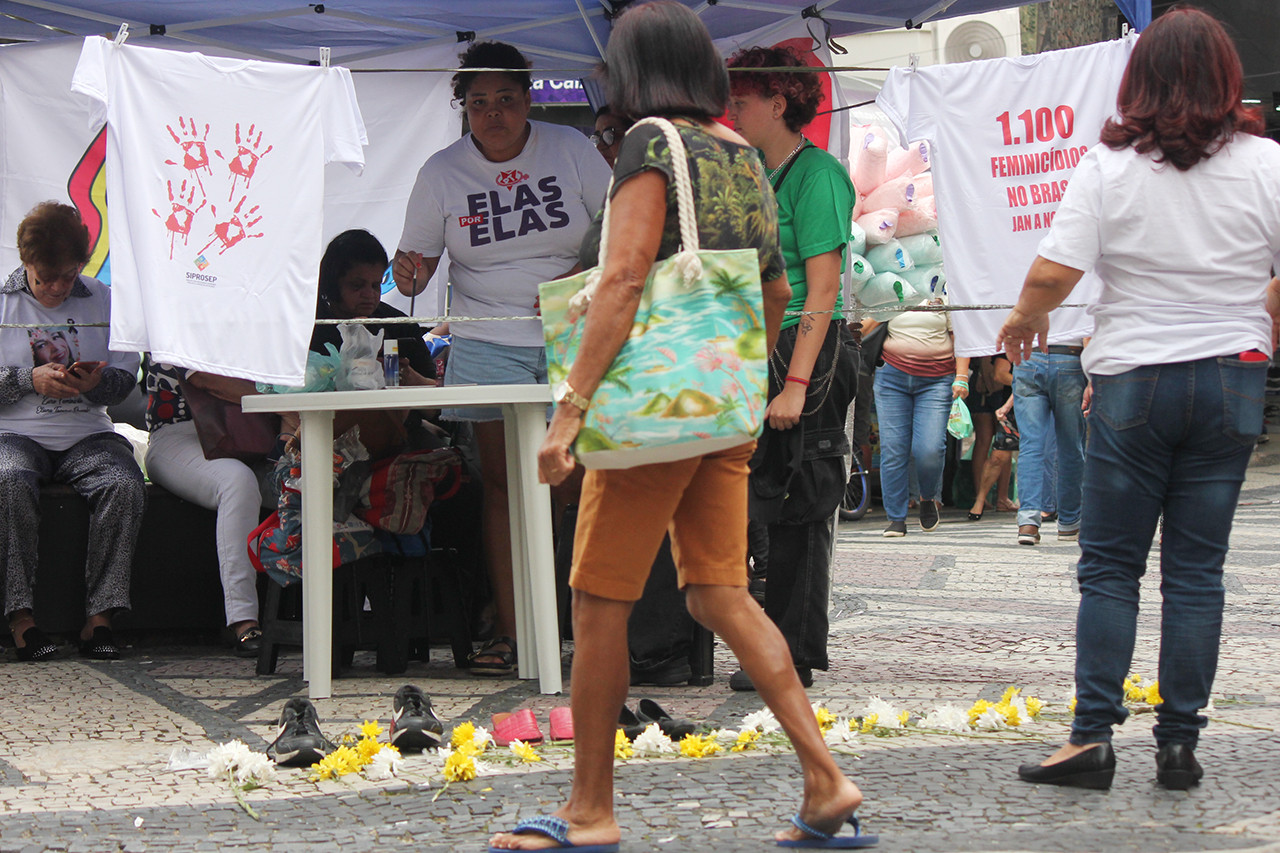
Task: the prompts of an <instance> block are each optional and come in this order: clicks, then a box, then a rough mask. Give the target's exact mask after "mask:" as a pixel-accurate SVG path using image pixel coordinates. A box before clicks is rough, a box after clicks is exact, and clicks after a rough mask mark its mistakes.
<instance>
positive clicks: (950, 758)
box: [0, 457, 1280, 853]
mask: <svg viewBox="0 0 1280 853" xmlns="http://www.w3.org/2000/svg"><path fill="white" fill-rule="evenodd" d="M1278 509H1280V457H1260V458H1259V460H1258V464H1256V465H1255V466H1254V467H1253V468H1251V469H1250V473H1249V481H1248V483H1247V485H1246V490H1245V493H1244V495H1243V497H1242V505H1241V508H1240V510H1239V512H1238V513H1237V516H1236V524H1235V528H1234V531H1233V534H1232V552H1231V555H1230V557H1229V560H1228V565H1227V575H1226V587H1227V614H1226V628H1225V637H1224V641H1223V648H1222V660H1221V665H1220V669H1219V675H1218V681H1217V684H1216V686H1215V687H1216V689H1215V692H1214V706H1215V708H1214V710H1213V711H1212V712H1211V717H1212V720H1213V721H1212V722H1211V724H1210V726H1209V728H1208V730H1207V731H1206V732H1205V734H1204V736H1203V738H1202V740H1201V746H1200V749H1199V750H1198V753H1197V754H1198V755H1199V756H1200V758H1201V760H1202V762H1203V763H1204V765H1205V768H1206V772H1207V775H1206V777H1205V781H1204V784H1203V785H1202V786H1201V787H1200V788H1198V789H1194V790H1192V791H1190V792H1185V793H1180V792H1170V791H1165V790H1163V789H1160V788H1157V787H1156V786H1155V785H1154V782H1153V779H1154V760H1153V758H1154V744H1153V742H1152V739H1151V736H1150V725H1151V722H1152V717H1151V715H1150V714H1149V713H1147V714H1137V715H1135V716H1134V717H1132V718H1130V720H1129V722H1128V723H1127V724H1126V725H1125V726H1124V727H1123V728H1121V729H1120V730H1119V731H1118V732H1117V737H1116V751H1117V755H1118V758H1119V761H1120V768H1119V772H1118V774H1117V778H1116V783H1115V786H1114V787H1113V788H1112V790H1111V791H1110V792H1105V793H1104V792H1085V791H1076V790H1069V789H1057V788H1051V787H1040V786H1031V785H1025V784H1022V783H1020V782H1018V781H1017V778H1016V774H1015V769H1016V767H1017V765H1018V763H1020V762H1024V761H1032V760H1037V759H1039V758H1041V757H1043V756H1044V755H1045V754H1046V751H1051V750H1052V749H1053V748H1054V747H1055V746H1056V744H1057V743H1059V742H1060V741H1061V740H1062V739H1063V738H1064V737H1065V734H1066V730H1067V720H1068V719H1069V715H1068V713H1067V711H1066V709H1065V703H1066V701H1067V700H1068V698H1069V697H1070V695H1071V665H1072V657H1073V643H1072V632H1073V626H1074V618H1075V602H1076V590H1075V583H1074V577H1073V567H1074V564H1075V561H1076V559H1077V557H1078V555H1079V550H1078V548H1077V546H1076V545H1075V543H1061V544H1059V543H1058V542H1057V541H1056V538H1055V537H1054V535H1053V528H1052V525H1050V526H1049V527H1047V528H1046V531H1045V532H1046V533H1047V534H1048V535H1046V536H1045V539H1044V543H1043V544H1042V545H1040V546H1037V547H1035V548H1029V547H1019V546H1018V545H1016V544H1015V531H1016V528H1015V526H1014V521H1013V517H1012V516H1011V515H1008V514H997V513H988V514H987V516H986V517H985V518H984V519H983V520H982V521H980V522H968V521H966V520H965V518H964V514H963V513H962V512H947V513H944V516H943V525H942V526H941V527H940V528H939V530H937V531H936V532H934V533H928V534H926V533H923V532H921V531H920V529H919V527H918V525H909V527H908V535H907V536H906V537H905V538H904V539H884V538H882V537H881V536H880V531H881V529H882V528H883V525H884V518H883V515H882V514H881V515H879V516H876V515H872V516H869V517H868V518H866V519H864V520H863V521H860V522H857V523H852V524H846V525H842V527H841V530H840V535H839V540H838V555H837V562H836V567H835V588H834V593H833V599H832V646H833V648H832V659H833V662H834V665H833V668H832V670H831V672H829V673H825V674H824V673H817V674H816V676H817V678H816V683H815V684H814V686H813V688H812V689H811V690H810V691H809V692H810V695H811V696H812V698H813V699H814V701H815V702H820V703H822V704H823V705H825V706H826V707H828V708H829V709H830V710H831V711H832V712H833V713H835V714H838V715H841V716H853V715H857V714H860V713H861V710H862V708H863V707H864V706H865V705H866V703H867V701H868V699H869V698H870V697H872V696H880V697H883V698H884V699H885V700H887V701H889V702H891V703H893V704H894V705H895V706H897V707H900V708H905V709H909V710H911V711H912V712H913V713H915V714H917V715H919V714H923V713H925V712H927V711H929V710H931V709H932V708H934V707H935V706H937V705H940V704H943V703H953V704H956V705H960V706H962V707H965V708H967V707H968V706H969V705H971V704H972V703H973V702H974V701H975V700H977V699H987V700H992V701H994V700H996V699H998V697H999V696H1000V694H1001V692H1002V691H1003V690H1004V689H1005V688H1006V687H1007V686H1008V685H1018V686H1020V687H1022V688H1023V691H1024V694H1028V695H1035V696H1038V697H1040V698H1041V699H1044V700H1045V701H1047V702H1049V703H1051V704H1050V705H1049V707H1048V708H1047V710H1046V714H1045V715H1044V717H1043V719H1042V720H1041V721H1039V722H1035V723H1032V724H1030V725H1028V726H1025V727H1022V728H1020V729H1018V730H1014V731H1009V732H1000V733H990V734H984V735H983V736H981V737H961V736H955V735H944V734H928V733H921V732H909V733H906V734H903V735H902V736H896V737H876V736H872V735H860V736H858V737H857V738H856V739H854V741H853V742H852V743H851V744H849V745H848V746H847V747H845V752H847V753H848V754H842V755H841V756H840V757H839V761H840V762H841V764H842V765H843V766H844V767H846V768H847V769H848V771H849V772H850V773H851V774H852V775H853V776H854V777H855V779H856V780H857V781H858V783H859V784H860V785H861V786H862V788H863V791H864V793H865V795H866V798H867V799H866V803H865V804H864V806H863V808H862V809H861V815H862V819H863V821H864V828H865V830H866V831H868V832H875V833H879V834H880V835H881V836H882V839H883V840H882V843H881V845H880V848H879V849H881V850H885V851H1023V850H1026V851H1031V850H1035V851H1082V850H1099V851H1112V850H1133V851H1142V852H1143V853H1156V851H1184V850H1185V851H1190V850H1216V849H1224V850H1225V849H1236V850H1275V851H1280V786H1277V782H1276V780H1277V777H1278V776H1280V736H1278V735H1277V730H1278V729H1280V666H1278V665H1277V663H1276V662H1277V661H1278V660H1280V609H1278V605H1280V543H1278V542H1277V536H1276V529H1277V518H1278V516H1280V512H1278ZM1157 581H1158V561H1155V562H1153V564H1152V568H1151V576H1150V577H1149V578H1148V579H1147V581H1146V582H1145V583H1144V601H1146V602H1148V603H1149V605H1148V606H1147V607H1146V608H1145V609H1144V611H1143V613H1142V617H1141V619H1142V622H1141V628H1140V635H1139V641H1138V647H1137V652H1136V654H1135V660H1134V669H1135V671H1137V672H1139V673H1142V674H1143V675H1146V676H1148V677H1152V676H1154V674H1155V661H1156V656H1157V651H1158V645H1157V643H1158V639H1157V636H1156V631H1157V630H1158V620H1159V611H1158V607H1157V606H1156V600H1155V596H1156V595H1157V591H1156V589H1157V588H1156V584H1157ZM566 650H567V649H566ZM566 660H567V657H566ZM372 663H373V661H372V654H371V653H361V654H358V655H357V657H356V666H355V668H354V669H353V671H352V672H351V673H350V674H349V677H344V678H342V679H340V680H338V681H336V682H335V691H336V695H335V696H334V697H333V698H331V699H327V700H323V701H320V702H318V703H317V705H318V709H319V713H320V718H321V724H322V727H323V728H324V730H325V732H326V734H329V735H330V736H335V735H339V734H342V733H344V732H353V733H354V732H355V731H356V730H357V728H358V727H359V724H360V722H361V720H364V719H379V720H381V721H382V722H383V725H384V726H385V724H386V720H387V717H388V715H389V713H390V696H391V694H392V693H393V692H394V691H395V689H396V688H397V687H398V686H399V685H400V684H402V683H404V682H405V681H411V682H413V683H415V684H418V685H419V686H420V687H422V688H423V689H424V690H425V691H426V692H427V693H428V694H429V695H430V696H431V697H432V699H433V701H434V702H435V705H436V708H437V710H438V711H439V713H440V714H441V715H442V716H443V717H445V718H446V720H450V721H455V722H460V721H464V720H471V721H474V722H475V723H477V724H480V725H487V724H488V720H489V716H490V714H492V713H494V712H497V711H505V710H512V709H515V708H517V707H529V708H532V709H534V710H535V712H536V713H537V715H538V717H539V719H540V720H541V721H542V724H543V726H544V730H545V726H546V713H547V711H548V710H549V709H550V708H552V707H555V706H556V705H561V704H565V703H566V702H567V697H546V696H540V695H537V694H536V692H535V688H534V686H533V685H532V684H530V683H523V682H516V681H485V680H481V679H476V678H472V677H470V676H467V675H465V674H462V673H459V672H457V671H455V670H454V669H453V668H452V666H451V664H450V663H449V660H448V655H447V652H446V650H444V649H440V650H437V651H436V652H435V653H434V655H433V659H432V661H431V662H430V663H429V664H422V663H415V664H413V665H412V667H411V668H410V671H409V672H408V673H407V674H406V675H405V676H402V677H396V678H386V677H383V676H380V675H378V674H376V673H374V672H373V666H372ZM735 668H736V665H735V662H734V660H733V658H732V656H731V655H729V654H728V652H727V651H725V650H724V649H723V648H721V649H719V650H718V652H717V681H716V683H715V684H713V685H711V686H710V687H706V688H662V689H656V688H637V689H636V690H635V691H633V696H634V697H635V698H639V697H642V696H650V697H653V698H655V699H657V700H658V701H659V702H661V703H662V704H663V705H664V706H665V707H667V708H668V710H671V711H673V712H675V713H676V714H677V715H678V716H687V717H692V718H695V719H697V720H698V721H700V722H704V723H706V724H707V725H708V726H716V727H732V728H737V726H738V725H739V724H740V721H741V719H742V717H743V716H745V715H746V714H748V713H751V712H753V711H756V710H759V708H760V707H761V702H760V700H759V699H758V698H757V697H756V696H755V695H754V694H737V693H733V692H732V691H730V690H729V688H728V685H727V681H728V675H729V673H731V672H732V671H733V670H734V669H735ZM296 695H305V686H304V684H303V683H302V681H301V678H300V658H299V656H298V655H296V654H293V655H289V656H285V657H282V660H281V667H280V672H279V674H277V675H275V676H269V677H259V676H255V675H254V674H253V664H252V662H251V661H241V660H237V659H235V658H230V657H227V656H226V653H225V652H223V651H222V650H220V649H212V648H154V647H142V648H133V649H129V650H128V651H127V653H126V655H125V658H124V660H122V661H120V662H117V663H113V664H90V663H85V662H82V661H80V660H79V659H73V657H72V656H71V655H70V650H69V649H68V650H67V654H66V655H65V656H64V658H63V660H61V661H60V662H57V663H53V664H46V665H31V664H20V663H17V662H16V661H15V659H14V658H13V653H12V651H9V652H7V658H6V661H5V662H4V663H0V809H2V810H3V812H4V817H3V821H2V822H0V851H16V850H24V851H25V850H32V851H36V850H66V851H100V850H117V849H119V850H124V851H142V850H222V849H228V848H237V847H243V848H249V847H252V848H254V849H256V850H264V851H294V850H297V851H304V850H305V851H308V853H309V851H311V850H312V849H313V848H314V846H315V845H317V844H325V845H335V844H336V845H342V849H344V850H371V849H384V848H386V849H394V848H405V849H414V850H482V849H484V840H485V838H486V837H487V835H488V833H489V832H490V831H493V830H496V829H502V828H506V827H509V826H510V825H511V824H513V823H514V821H515V820H516V819H517V817H518V816H525V815H529V814H531V813H536V812H539V811H545V810H549V809H551V808H554V807H555V806H556V805H557V804H558V803H559V802H560V801H561V799H562V797H563V796H564V795H565V793H566V791H567V784H568V781H569V778H570V777H569V767H570V753H569V750H568V749H566V748H563V747H548V748H546V749H544V750H543V754H544V755H545V756H546V759H547V760H546V761H544V762H542V763H541V764H538V765H532V766H515V765H512V764H509V763H503V762H493V764H492V768H491V772H490V773H487V774H485V775H482V776H481V777H479V778H478V779H476V780H474V781H472V782H468V783H457V784H453V785H450V786H449V787H448V788H447V789H445V790H443V791H441V787H442V780H441V777H440V776H439V767H440V761H439V759H438V758H437V757H434V756H425V757H418V756H411V757H409V758H408V759H407V760H406V762H405V764H404V772H403V774H402V776H401V778H399V779H395V780H391V781H389V782H376V783H375V782H369V781H366V780H364V779H361V778H357V777H352V776H348V777H344V778H343V779H342V780H340V781H326V782H320V783H317V782H314V781H311V780H310V779H309V778H308V775H307V773H306V772H305V771H300V770H285V771H282V772H281V774H280V778H279V780H278V781H276V782H274V783H272V784H270V785H268V786H266V787H264V788H261V789H259V790H256V791H253V792H250V793H248V794H247V795H246V799H247V801H248V803H249V804H250V805H251V806H252V807H253V808H254V809H256V810H257V811H258V812H259V814H260V816H261V820H260V821H255V820H253V819H251V818H250V817H249V816H248V815H247V814H246V813H245V812H244V811H242V810H241V809H240V807H239V806H238V805H237V804H236V802H235V799H234V798H233V797H232V795H231V793H230V792H229V790H228V789H227V787H226V786H225V785H223V784H221V783H218V782H214V781H212V780H209V779H206V778H205V777H204V775H203V773H202V772H201V771H197V770H182V771H177V770H169V769H167V768H168V765H169V761H170V757H171V756H172V755H173V754H174V752H175V750H176V751H179V752H181V751H188V752H203V751H205V750H207V749H209V748H210V747H211V746H212V745H213V744H215V743H220V742H225V741H228V740H231V739H235V738H239V739H241V740H243V741H244V742H245V743H247V744H249V745H250V746H251V747H252V748H254V749H263V748H264V747H265V745H266V743H267V741H269V740H270V739H271V738H272V737H274V730H275V721H276V719H277V717H278V715H279V712H280V708H281V706H282V705H283V704H284V702H285V700H286V699H288V698H289V697H291V696H296ZM796 772H797V762H796V761H795V758H794V755H791V754H784V753H781V752H777V751H775V752H772V753H770V752H764V753H761V752H754V753H753V752H743V753H738V754H734V755H731V756H728V757H717V758H708V759H698V760H694V759H686V758H672V757H665V758H661V759H645V760H638V759H633V760H630V761H626V762H623V763H622V766H620V767H619V770H618V782H619V792H620V793H619V819H620V821H621V823H622V826H623V832H624V844H623V850H625V851H647V850H658V851H670V850H703V849H712V848H714V849H717V850H766V849H771V848H772V846H773V845H772V844H771V842H770V838H771V836H772V833H773V832H774V831H776V830H777V829H778V828H779V827H781V826H782V825H783V823H784V821H785V820H786V818H787V816H789V815H790V814H791V813H792V812H793V811H794V810H795V808H796V805H797V803H798V802H799V796H800V789H799V785H798V779H797V777H796ZM349 780H354V781H349Z"/></svg>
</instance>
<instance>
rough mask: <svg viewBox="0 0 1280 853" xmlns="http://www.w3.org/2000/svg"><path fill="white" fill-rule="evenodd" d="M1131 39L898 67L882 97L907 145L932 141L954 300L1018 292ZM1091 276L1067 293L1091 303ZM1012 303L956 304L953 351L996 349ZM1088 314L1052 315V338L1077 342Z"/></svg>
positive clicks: (1108, 104)
mask: <svg viewBox="0 0 1280 853" xmlns="http://www.w3.org/2000/svg"><path fill="white" fill-rule="evenodd" d="M1133 42H1134V38H1128V39H1123V40H1118V41H1111V42H1104V43H1102V44H1093V45H1087V46H1085V47H1077V48H1071V49H1069V50H1057V51H1051V52H1048V53H1041V54H1036V55H1033V56H1022V57H1014V58H1007V59H989V60H983V61H979V62H962V63H956V64H952V65H933V66H929V67H926V68H920V69H917V70H916V71H914V72H913V71H909V70H907V69H903V68H894V69H892V70H891V71H890V72H889V76H888V78H887V79H886V80H885V84H884V88H883V89H882V90H881V92H880V95H879V97H877V98H876V104H877V105H878V106H879V107H880V108H881V109H882V110H884V112H885V114H886V115H888V117H889V118H890V120H891V121H892V122H893V123H894V125H895V126H896V127H897V128H898V133H899V134H900V136H901V137H902V141H903V144H906V143H907V142H908V141H914V140H922V139H927V140H928V141H929V142H930V143H932V145H933V148H932V151H931V155H932V162H933V180H934V187H935V189H936V190H937V193H936V199H937V203H938V231H939V234H940V236H941V238H942V246H943V254H944V259H945V265H946V268H947V290H948V291H949V292H950V294H951V301H952V302H953V303H955V304H957V305H965V304H970V305H974V304H978V305H982V304H993V303H994V304H1004V305H1009V304H1012V303H1014V302H1016V301H1017V297H1018V293H1019V292H1020V291H1021V289H1022V282H1023V280H1024V279H1025V278H1026V275H1027V270H1028V269H1029V268H1030V266H1031V262H1032V261H1034V260H1035V257H1036V248H1037V246H1038V245H1039V242H1040V239H1041V238H1042V237H1043V236H1044V235H1045V232H1046V231H1047V230H1048V228H1049V225H1050V223H1051V222H1052V221H1053V217H1054V215H1055V213H1056V212H1057V209H1058V204H1059V203H1060V202H1061V200H1062V193H1063V191H1064V190H1065V189H1066V187H1067V185H1068V183H1069V181H1070V178H1071V173H1072V170H1073V169H1074V168H1075V166H1076V164H1077V163H1079V162H1080V158H1081V157H1083V156H1084V154H1085V152H1086V151H1088V149H1089V147H1090V146H1092V145H1093V144H1094V143H1096V142H1097V141H1098V134H1099V133H1100V132H1101V130H1102V125H1103V122H1105V121H1106V120H1107V118H1109V117H1110V116H1111V115H1112V114H1113V113H1114V112H1115V106H1116V94H1117V92H1119V90H1120V79H1121V77H1122V76H1123V75H1124V69H1125V65H1126V64H1127V62H1128V59H1129V53H1130V52H1131V51H1132V49H1133ZM1097 293H1098V280H1097V277H1096V276H1092V275H1087V276H1085V278H1084V279H1082V280H1081V282H1080V284H1079V285H1077V286H1076V289H1075V291H1074V292H1073V293H1072V295H1071V299H1070V300H1069V301H1070V302H1071V303H1073V304H1074V303H1080V304H1085V305H1087V304H1089V303H1090V302H1091V301H1092V300H1093V299H1094V298H1095V297H1096V295H1097ZM1007 314H1008V309H999V310H989V311H957V312H955V313H954V314H953V315H952V318H951V322H952V325H953V326H954V328H955V335H956V341H955V342H956V355H957V356H979V355H990V354H992V353H994V352H995V349H996V347H995V343H996V336H997V334H998V333H999V331H1000V325H1001V323H1003V321H1004V318H1005V316H1006V315H1007ZM1092 330H1093V322H1092V320H1091V319H1090V317H1089V316H1088V315H1087V314H1086V312H1085V309H1084V308H1059V309H1057V310H1056V311H1054V312H1053V313H1052V314H1050V315H1049V338H1050V341H1052V342H1054V343H1059V342H1068V341H1071V342H1075V341H1078V340H1079V339H1080V338H1082V337H1085V336H1087V335H1089V334H1090V333H1091V332H1092Z"/></svg>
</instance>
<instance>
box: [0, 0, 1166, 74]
mask: <svg viewBox="0 0 1280 853" xmlns="http://www.w3.org/2000/svg"><path fill="white" fill-rule="evenodd" d="M630 2H632V0H483V2H473V3H458V2H456V0H337V2H324V3H309V4H308V3H298V2H297V0H217V1H216V2H213V0H63V2H53V0H0V16H3V17H2V18H0V37H3V38H8V39H14V40H20V41H28V40H37V39H43V38H47V37H49V36H52V35H82V36H83V35H95V34H102V33H104V32H108V31H114V30H115V29H116V28H117V27H118V26H119V25H120V24H121V23H127V24H128V25H129V27H130V29H131V30H132V31H133V32H135V33H137V34H149V35H156V36H163V37H164V38H165V39H170V40H173V41H176V42H182V43H186V44H192V45H199V46H203V47H208V48H213V49H214V52H221V51H227V50H231V51H236V52H238V53H241V54H245V55H249V56H253V57H256V58H259V59H271V60H278V61H284V62H298V61H318V58H319V49H320V48H329V49H330V50H331V51H332V62H333V63H335V64H340V65H345V66H348V67H351V68H360V67H364V68H369V67H375V66H381V67H388V68H406V67H414V66H413V65H412V64H408V63H407V62H406V60H409V61H410V62H411V58H410V55H411V54H412V53H413V52H414V51H417V50H419V49H422V48H427V49H430V48H434V47H439V46H441V45H448V44H454V43H457V42H459V41H466V40H469V39H489V38H493V39H501V40H503V41H507V42H510V43H512V44H515V45H516V46H517V47H519V48H521V50H523V51H526V52H527V53H528V54H530V55H532V56H535V57H538V60H539V61H538V62H537V64H538V65H539V66H541V67H544V68H546V67H550V63H548V62H547V61H546V60H554V62H555V64H556V67H562V68H586V67H590V66H592V65H593V64H595V63H596V62H598V61H599V58H600V54H601V51H602V49H603V45H604V44H605V42H606V41H607V40H608V33H609V25H610V21H611V20H612V18H614V17H616V15H617V14H618V12H620V11H621V10H622V9H624V8H625V7H626V6H627V5H629V3H630ZM681 2H684V3H685V4H686V5H688V6H690V7H691V8H693V9H694V10H695V11H696V12H697V13H698V15H699V17H701V18H702V20H703V21H704V22H705V23H706V25H707V28H708V29H709V30H710V31H711V35H712V37H713V38H715V39H717V40H719V39H731V38H735V37H738V36H742V35H746V34H750V35H751V37H752V38H753V39H754V40H755V41H760V40H762V39H763V38H766V37H768V36H769V35H770V34H772V33H775V32H782V31H785V30H791V29H794V27H795V26H796V24H797V23H801V22H803V23H805V24H807V25H808V26H809V27H810V30H811V31H812V32H813V33H814V34H815V35H816V36H818V37H823V36H825V35H833V36H844V35H852V34H855V33H859V32H867V31H870V30H881V29H889V28H894V27H902V26H916V25H919V24H922V23H924V22H925V21H931V20H935V19H937V18H947V17H956V16H959V15H971V14H976V13H979V12H989V11H992V10H995V9H1004V8H1009V7H1011V6H1019V5H1023V4H1022V3H1021V2H1019V0H815V1H814V2H811V0H681ZM1116 3H1117V5H1118V6H1119V7H1120V9H1121V10H1122V11H1123V12H1124V14H1125V16H1126V17H1127V18H1128V19H1129V21H1130V22H1131V23H1133V24H1134V25H1135V26H1136V27H1138V28H1139V29H1140V28H1142V27H1144V26H1145V25H1146V24H1147V23H1148V22H1149V21H1150V19H1151V0H1116Z"/></svg>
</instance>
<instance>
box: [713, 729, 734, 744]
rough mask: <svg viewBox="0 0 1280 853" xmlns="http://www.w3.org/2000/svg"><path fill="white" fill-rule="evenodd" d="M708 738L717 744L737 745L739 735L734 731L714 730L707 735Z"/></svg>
mask: <svg viewBox="0 0 1280 853" xmlns="http://www.w3.org/2000/svg"><path fill="white" fill-rule="evenodd" d="M707 737H708V738H711V739H712V740H714V741H715V742H716V743H737V742H738V733H737V732H736V731H734V730H733V729H714V730H713V731H711V732H708V733H707Z"/></svg>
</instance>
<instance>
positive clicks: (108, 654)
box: [80, 625, 120, 660]
mask: <svg viewBox="0 0 1280 853" xmlns="http://www.w3.org/2000/svg"><path fill="white" fill-rule="evenodd" d="M80 657H84V658H88V659H89V660H120V647H119V646H117V645H116V641H115V637H114V636H113V635H112V633H111V629H110V628H108V627H107V626H106V625H99V626H98V627H96V628H94V629H93V633H92V634H91V635H90V636H89V639H87V640H81V641H80Z"/></svg>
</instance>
